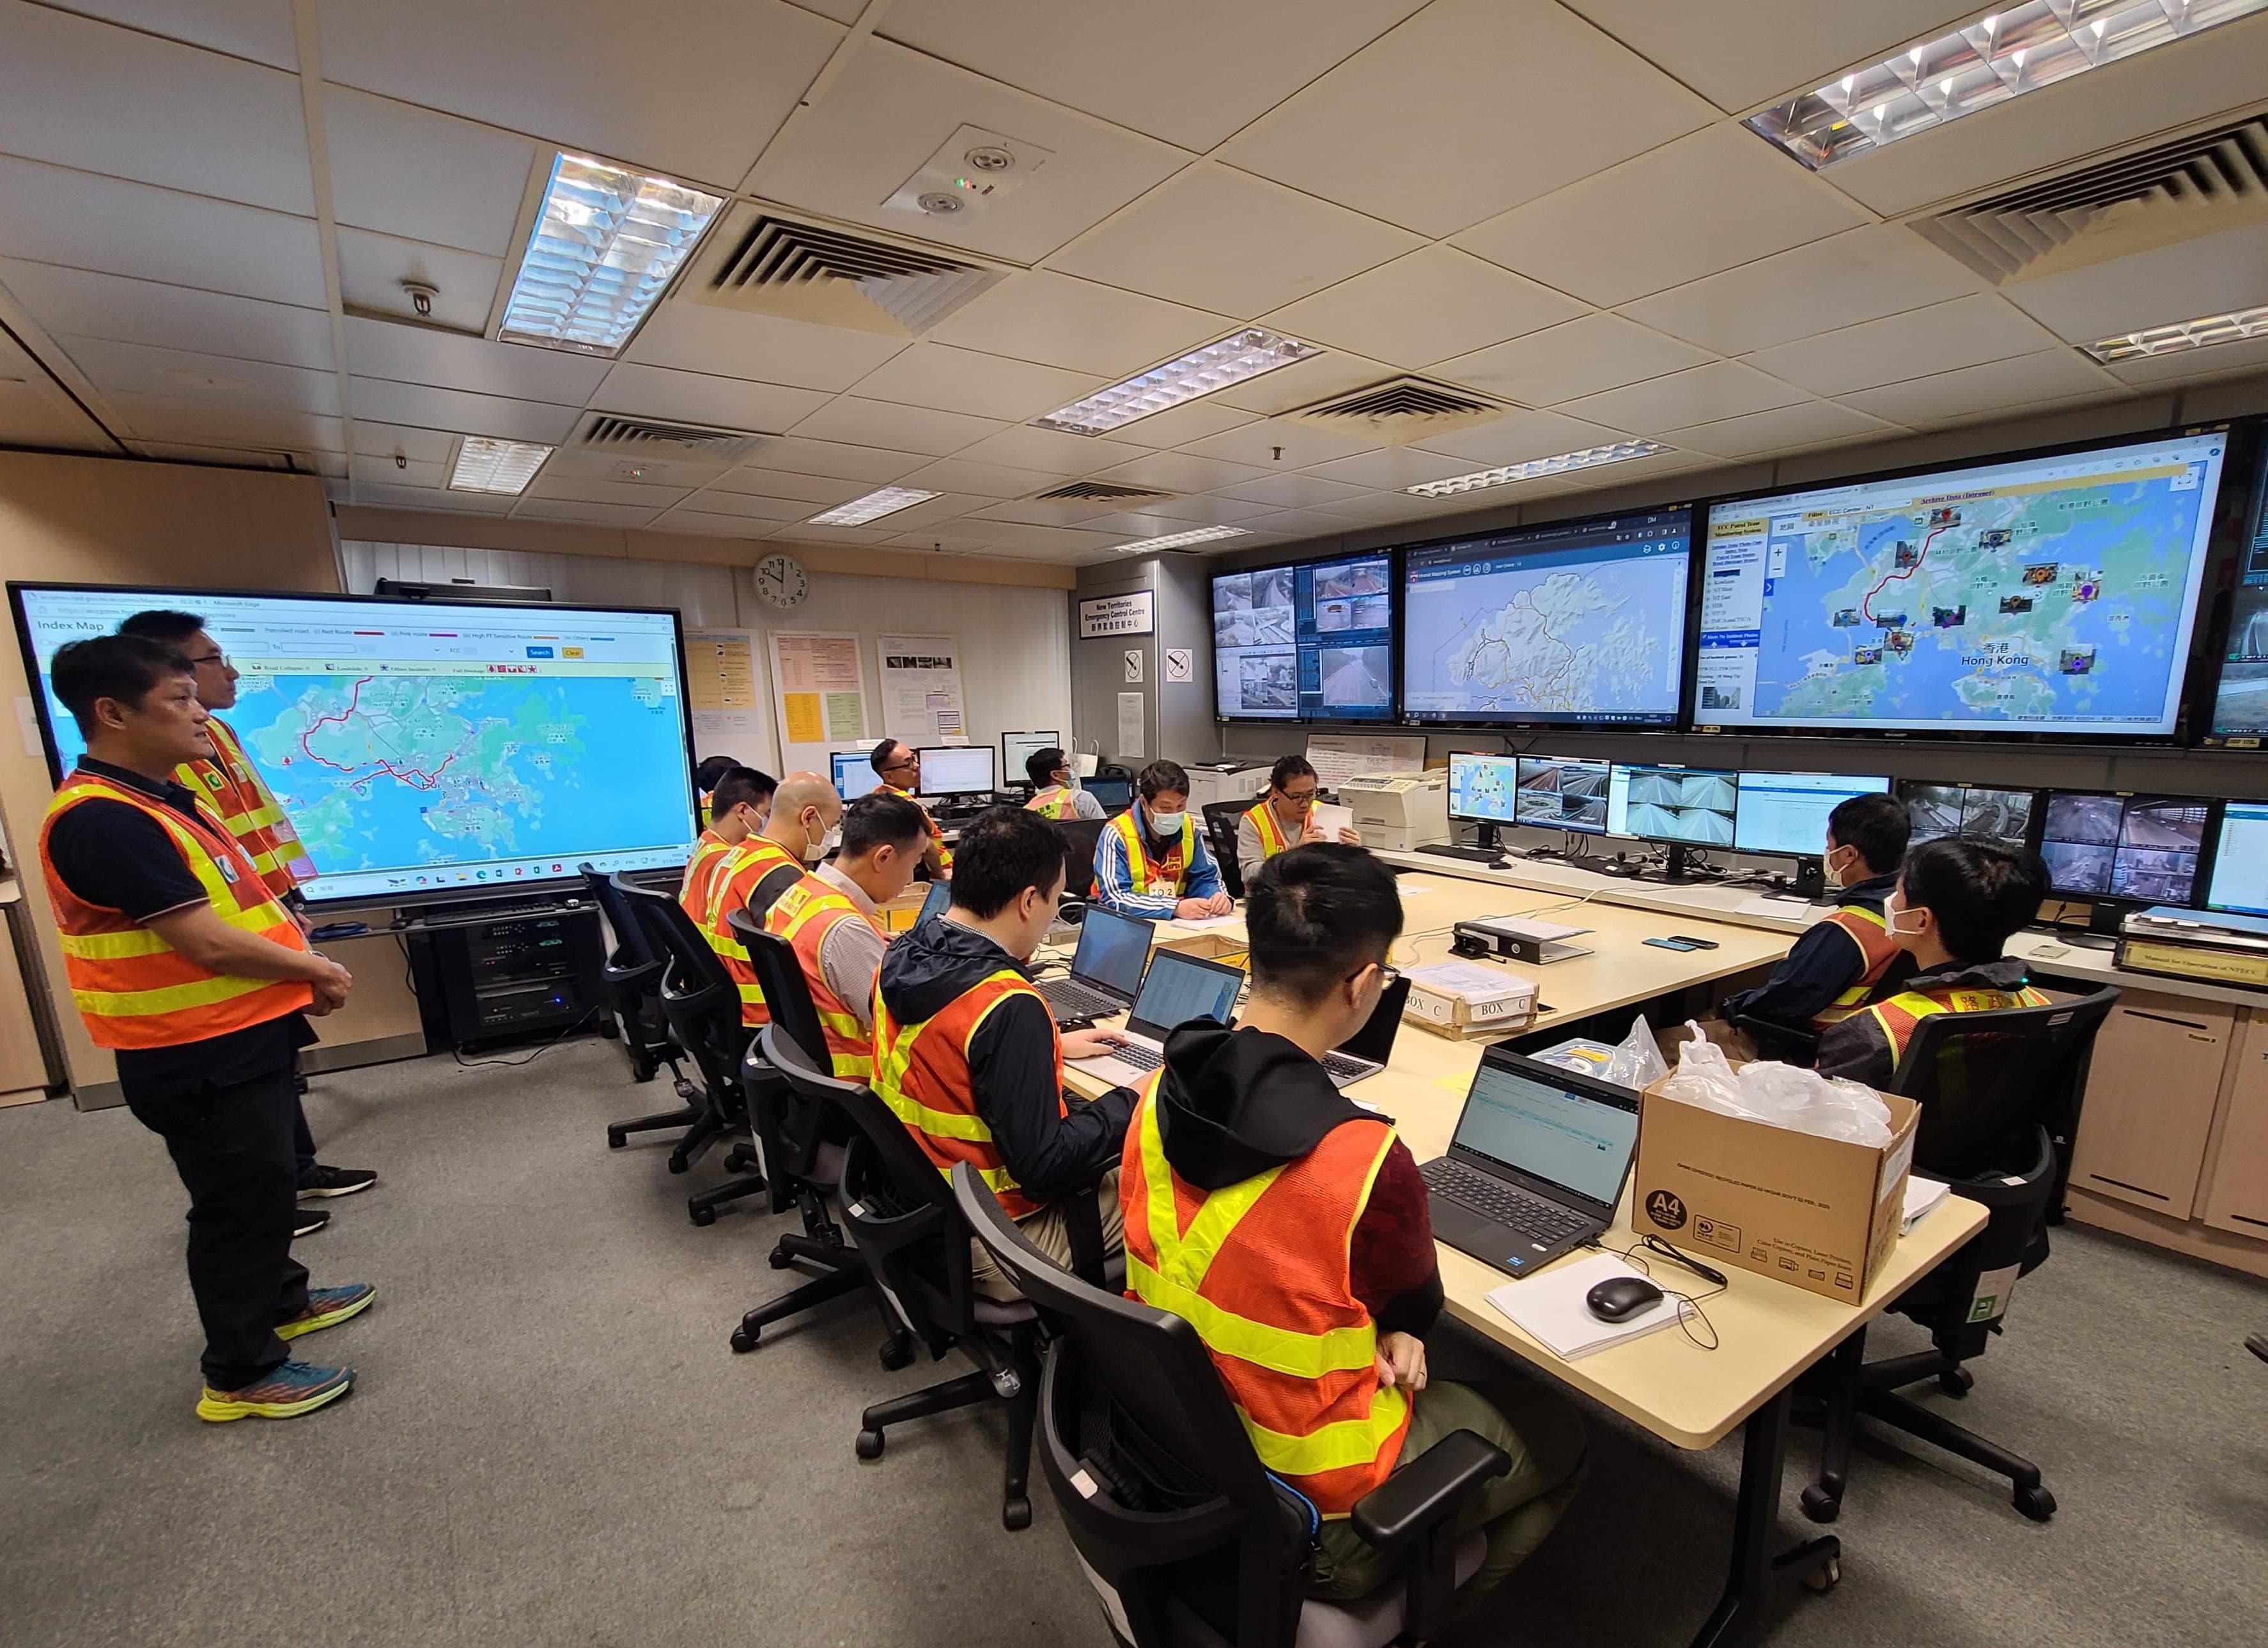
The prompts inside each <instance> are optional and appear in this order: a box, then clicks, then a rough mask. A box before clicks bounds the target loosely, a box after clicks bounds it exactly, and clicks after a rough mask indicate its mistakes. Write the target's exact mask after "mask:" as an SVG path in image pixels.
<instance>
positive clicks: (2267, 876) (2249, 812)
mask: <svg viewBox="0 0 2268 1648" xmlns="http://www.w3.org/2000/svg"><path fill="white" fill-rule="evenodd" d="M2205 908H2206V909H2214V910H2226V911H2228V912H2229V913H2230V914H2232V915H2236V916H2268V801H2227V802H2223V803H2222V804H2221V813H2220V845H2219V846H2218V847H2217V848H2216V849H2215V850H2214V852H2213V875H2212V878H2211V879H2209V880H2207V882H2206V883H2205Z"/></svg>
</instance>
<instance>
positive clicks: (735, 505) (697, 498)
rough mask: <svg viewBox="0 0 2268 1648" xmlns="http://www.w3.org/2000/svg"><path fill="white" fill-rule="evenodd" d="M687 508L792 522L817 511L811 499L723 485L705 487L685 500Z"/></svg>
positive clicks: (745, 518)
mask: <svg viewBox="0 0 2268 1648" xmlns="http://www.w3.org/2000/svg"><path fill="white" fill-rule="evenodd" d="M684 507H686V508H688V509H699V510H702V511H706V512H707V513H710V514H712V515H731V516H735V517H738V518H739V519H742V520H760V521H792V520H802V519H805V518H806V516H808V515H810V514H811V513H812V512H813V511H814V505H813V504H812V502H811V501H810V500H809V499H808V498H781V497H763V496H762V495H761V494H759V493H755V492H728V491H726V490H725V489H724V488H723V487H722V485H721V484H720V485H717V486H711V487H706V488H703V489H702V490H701V491H699V492H696V494H694V495H693V496H692V497H689V498H688V499H687V500H686V502H685V505H684Z"/></svg>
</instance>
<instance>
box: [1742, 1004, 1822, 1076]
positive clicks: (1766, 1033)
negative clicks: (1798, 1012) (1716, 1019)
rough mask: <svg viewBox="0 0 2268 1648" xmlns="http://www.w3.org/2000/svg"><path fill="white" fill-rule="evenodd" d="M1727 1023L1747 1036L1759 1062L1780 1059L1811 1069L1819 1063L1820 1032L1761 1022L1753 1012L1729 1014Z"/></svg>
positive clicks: (1776, 1020) (1777, 1022)
mask: <svg viewBox="0 0 2268 1648" xmlns="http://www.w3.org/2000/svg"><path fill="white" fill-rule="evenodd" d="M1725 1022H1726V1023H1727V1024H1728V1025H1730V1026H1732V1027H1733V1028H1734V1029H1735V1030H1738V1031H1741V1032H1742V1034H1745V1035H1747V1037H1748V1038H1749V1041H1750V1042H1751V1043H1753V1044H1754V1045H1755V1047H1756V1056H1757V1057H1758V1058H1760V1059H1778V1060H1779V1061H1781V1062H1782V1063H1788V1064H1794V1065H1797V1066H1800V1068H1802V1069H1804V1070H1809V1069H1810V1068H1811V1067H1812V1066H1813V1065H1814V1064H1816V1063H1819V1033H1818V1032H1817V1031H1816V1030H1806V1029H1798V1028H1797V1027H1796V1026H1793V1025H1784V1024H1781V1023H1780V1022H1779V1021H1778V1019H1759V1018H1757V1017H1756V1015H1755V1014H1753V1013H1743V1012H1728V1013H1727V1014H1726V1015H1725Z"/></svg>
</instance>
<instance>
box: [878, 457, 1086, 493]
mask: <svg viewBox="0 0 2268 1648" xmlns="http://www.w3.org/2000/svg"><path fill="white" fill-rule="evenodd" d="M1070 479H1071V475H1069V474H1068V473H1058V474H1056V475H1041V474H1039V473H1037V472H1036V471H1034V470H1030V469H1004V468H1002V467H1000V466H999V465H998V464H988V463H973V462H971V461H969V460H968V459H966V458H940V459H939V460H937V461H936V462H934V463H932V464H929V465H927V466H925V467H922V468H919V469H917V470H915V471H913V473H911V474H910V475H906V476H904V477H903V479H902V482H901V484H902V485H905V486H909V487H926V488H928V489H931V490H932V491H938V492H965V493H972V494H974V495H975V496H976V497H979V498H983V499H985V500H987V501H990V500H991V499H993V498H1009V497H1024V496H1025V495H1026V494H1027V493H1032V492H1043V491H1045V490H1046V489H1048V488H1049V487H1051V486H1057V485H1059V484H1061V483H1062V482H1065V481H1068V480H1070Z"/></svg>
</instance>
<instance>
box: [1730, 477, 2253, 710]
mask: <svg viewBox="0 0 2268 1648" xmlns="http://www.w3.org/2000/svg"><path fill="white" fill-rule="evenodd" d="M2226 448H2227V438H2226V437H2225V436H2221V435H2204V436H2190V437H2179V438H2166V439H2161V440H2156V441H2151V442H2147V443H2141V444H2137V445H2125V446H2117V447H2107V448H2102V449H2100V450H2098V451H2095V452H2084V453H2076V454H2066V455H2062V456H2055V457H2046V458H2036V459H2028V460H2018V461H2015V462H2010V463H2003V464H1994V465H1990V466H1987V467H1979V468H1974V469H1964V470H1950V471H1945V472H1941V473H1939V474H1935V475H1911V476H1906V477H1904V478H1901V479H1896V480H1889V481H1873V482H1859V483H1855V484H1852V485H1849V486H1838V487H1830V488H1824V489H1819V490H1817V491H1812V492H1800V493H1788V494H1785V495H1783V496H1781V497H1772V498H1761V499H1750V500H1747V501H1743V502H1734V503H1729V504H1717V505H1714V506H1712V508H1711V510H1710V511H1709V537H1708V548H1707V553H1706V555H1705V562H1704V567H1703V572H1702V597H1701V644H1700V651H1699V661H1698V664H1697V670H1696V673H1695V679H1694V703H1693V717H1694V721H1695V723H1696V725H1699V726H1703V727H1715V726H1768V727H1786V728H1823V729H1841V730H1856V731H1877V730H1879V731H1889V730H1902V731H1948V732H1969V731H1979V732H1985V731H1989V732H2067V733H2073V734H2079V735H2082V736H2087V737H2094V738H2100V737H2102V736H2103V735H2105V734H2131V735H2141V736H2154V735H2163V734H2166V733H2169V732H2172V731H2173V730H2174V725H2175V722H2176V717H2177V714H2178V711H2179V708H2180V700H2181V690H2182V678H2183V670H2184V668H2185V666H2186V664H2187V661H2188V658H2189V644H2190V635H2191V629H2192V628H2193V627H2194V625H2195V623H2196V619H2197V607H2198V586H2199V585H2200V583H2201V581H2202V579H2203V577H2204V573H2205V545H2206V540H2207V538H2208V536H2209V535H2210V533H2211V530H2212V526H2213V500H2214V498H2215V497H2216V496H2217V494H2218V491H2219V489H2220V471H2221V460H2222V458H2223V456H2224V453H2225V452H2226Z"/></svg>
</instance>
